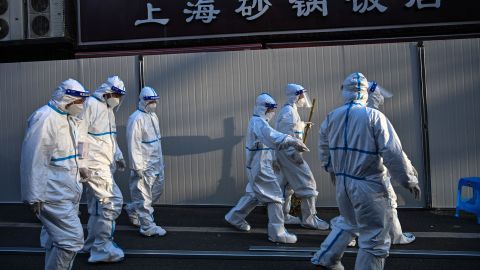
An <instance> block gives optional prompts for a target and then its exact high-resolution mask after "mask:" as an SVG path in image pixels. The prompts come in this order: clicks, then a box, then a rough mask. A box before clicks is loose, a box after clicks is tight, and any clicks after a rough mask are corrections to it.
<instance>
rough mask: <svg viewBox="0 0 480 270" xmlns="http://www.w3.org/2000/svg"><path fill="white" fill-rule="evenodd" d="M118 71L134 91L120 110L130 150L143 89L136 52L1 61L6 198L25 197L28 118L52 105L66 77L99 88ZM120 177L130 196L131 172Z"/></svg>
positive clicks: (0, 140)
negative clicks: (129, 131)
mask: <svg viewBox="0 0 480 270" xmlns="http://www.w3.org/2000/svg"><path fill="white" fill-rule="evenodd" d="M113 74H116V75H119V76H120V77H121V78H122V79H124V80H125V83H126V86H127V91H128V92H129V93H128V94H127V97H126V98H125V100H124V102H123V104H122V107H120V110H119V112H118V114H117V124H118V126H119V127H118V128H119V141H120V143H121V147H122V150H124V151H126V145H125V126H126V122H127V118H128V115H129V114H130V113H131V112H133V111H134V110H135V106H136V105H135V104H136V102H137V99H138V92H139V90H138V88H139V87H138V73H137V64H136V61H135V57H122V58H103V59H86V60H68V61H44V62H25V63H13V64H0V91H1V93H2V100H1V102H0V130H1V132H0V144H1V145H2V148H1V150H0V171H2V183H3V185H2V189H0V201H1V202H19V201H20V200H21V198H20V153H21V146H22V141H23V137H24V134H25V129H26V124H27V119H28V117H29V116H30V115H31V114H32V113H33V112H34V111H35V110H36V109H38V108H39V107H41V106H43V105H45V104H47V102H48V100H49V99H50V98H51V95H52V93H53V92H54V90H55V88H56V87H57V86H58V84H60V83H61V82H62V81H63V80H65V79H68V78H73V79H77V80H79V81H80V82H81V83H82V84H83V85H84V86H85V87H86V88H87V89H89V90H95V89H96V88H97V87H98V86H99V85H100V84H101V83H102V82H103V81H104V80H105V79H106V78H107V76H108V75H113ZM117 176H118V179H117V181H118V182H119V184H120V186H121V188H122V191H123V193H124V195H126V198H127V199H128V192H125V191H127V189H126V188H127V186H128V177H127V175H126V173H123V174H118V175H117Z"/></svg>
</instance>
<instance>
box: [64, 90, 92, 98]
mask: <svg viewBox="0 0 480 270" xmlns="http://www.w3.org/2000/svg"><path fill="white" fill-rule="evenodd" d="M65 94H67V95H69V96H73V97H88V96H89V95H90V92H88V90H85V92H83V91H77V90H73V89H65Z"/></svg>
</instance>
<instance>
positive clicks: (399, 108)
mask: <svg viewBox="0 0 480 270" xmlns="http://www.w3.org/2000/svg"><path fill="white" fill-rule="evenodd" d="M417 70H418V63H417V62H416V48H415V46H414V44H411V43H401V44H383V45H361V46H338V47H321V48H301V49H298V48H296V49H277V50H258V51H240V52H217V53H197V54H185V55H162V56H149V57H146V58H145V81H146V84H147V85H150V86H152V87H154V88H155V89H157V91H158V92H159V93H160V95H161V96H162V98H161V100H160V107H159V110H158V115H159V119H160V126H161V129H162V134H163V141H162V143H163V147H164V154H165V157H166V164H167V168H166V181H167V182H166V190H165V196H164V197H163V201H162V203H167V204H234V203H235V202H236V200H237V199H238V198H239V197H240V196H241V195H242V194H243V192H244V188H245V185H246V182H247V180H246V177H245V172H244V149H245V147H244V134H245V132H246V128H247V123H248V120H249V118H250V117H251V115H252V108H253V104H254V101H255V97H256V96H257V95H258V94H259V93H261V92H262V91H268V92H270V93H271V94H272V95H273V96H274V97H275V99H276V100H277V102H278V103H280V104H283V102H284V101H285V97H284V92H283V88H284V86H285V85H286V84H287V83H289V82H296V83H300V84H302V85H304V86H305V87H306V88H308V89H309V90H310V91H311V92H310V94H311V96H312V97H313V98H316V99H317V104H318V110H317V112H316V113H315V115H314V118H313V121H314V122H315V123H316V124H317V125H316V126H314V128H313V132H312V133H310V135H309V139H308V145H309V146H310V148H311V150H312V152H310V153H307V154H306V159H307V161H308V163H309V164H310V166H311V168H312V169H313V171H314V175H315V177H316V180H317V186H318V190H319V192H320V194H319V198H318V205H320V206H333V205H335V198H334V187H333V186H332V185H331V183H330V180H329V176H328V175H327V174H326V173H324V172H323V170H322V169H321V168H319V166H318V161H317V149H316V148H317V147H316V145H317V139H318V136H317V133H318V128H319V125H320V123H321V121H323V118H324V117H325V115H326V114H327V112H328V111H330V110H332V109H333V108H335V107H336V106H339V105H340V104H342V99H341V94H340V90H339V86H340V84H341V82H342V81H343V79H344V78H345V76H346V75H348V74H349V73H351V72H355V71H361V72H364V74H365V75H366V76H367V78H369V79H374V80H377V81H378V82H379V83H380V84H381V85H382V86H384V87H385V88H387V89H389V90H390V91H391V92H393V94H394V95H395V97H394V98H393V99H392V100H389V101H387V103H386V105H385V112H386V114H387V116H388V117H389V118H390V119H391V121H392V122H393V124H394V125H395V127H396V129H397V132H398V134H399V136H400V138H401V139H402V141H403V144H404V148H405V151H406V152H407V154H409V156H410V157H411V159H412V162H413V163H414V165H415V166H416V167H417V169H418V171H419V173H420V175H421V182H422V184H423V182H424V180H423V164H422V145H421V129H420V109H419V106H420V103H419V100H420V98H419V97H420V95H419V89H418V78H417V77H416V72H417ZM303 115H305V116H307V115H308V113H307V112H306V111H305V112H303ZM397 190H399V195H400V196H399V197H400V205H403V204H406V205H408V206H422V205H423V202H415V201H413V200H412V198H411V196H410V195H409V194H407V193H406V192H405V191H403V190H401V189H400V188H398V189H397Z"/></svg>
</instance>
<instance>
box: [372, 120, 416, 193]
mask: <svg viewBox="0 0 480 270" xmlns="http://www.w3.org/2000/svg"><path fill="white" fill-rule="evenodd" d="M374 117H375V118H374V123H373V129H374V136H375V140H376V142H377V149H378V152H379V153H380V155H381V156H382V158H383V163H384V165H385V167H387V169H388V171H389V173H390V175H391V176H392V179H393V180H395V181H398V182H399V183H400V184H401V185H402V186H403V187H405V188H407V189H410V190H411V189H412V188H414V187H418V179H417V175H416V171H415V169H414V168H413V166H412V163H411V162H410V160H409V159H408V157H407V155H406V154H405V153H404V152H403V150H402V144H401V142H400V139H399V138H398V136H397V133H396V132H395V129H394V128H393V126H392V124H391V123H390V121H389V120H388V119H387V118H386V117H385V116H384V115H383V114H382V113H380V112H378V114H377V115H376V116H374Z"/></svg>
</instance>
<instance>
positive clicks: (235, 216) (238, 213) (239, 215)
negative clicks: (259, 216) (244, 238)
mask: <svg viewBox="0 0 480 270" xmlns="http://www.w3.org/2000/svg"><path fill="white" fill-rule="evenodd" d="M257 205H258V200H257V198H255V195H254V194H253V193H251V192H247V193H245V195H243V196H242V197H241V198H240V200H238V202H237V204H236V205H235V207H233V208H232V209H231V210H230V211H229V212H228V213H227V214H226V215H225V220H226V221H227V222H228V223H230V224H231V225H232V226H233V227H235V228H237V229H238V230H240V231H249V230H250V225H249V224H248V222H247V221H246V220H245V218H246V217H247V216H248V214H250V212H252V211H253V209H255V207H256V206H257Z"/></svg>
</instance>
